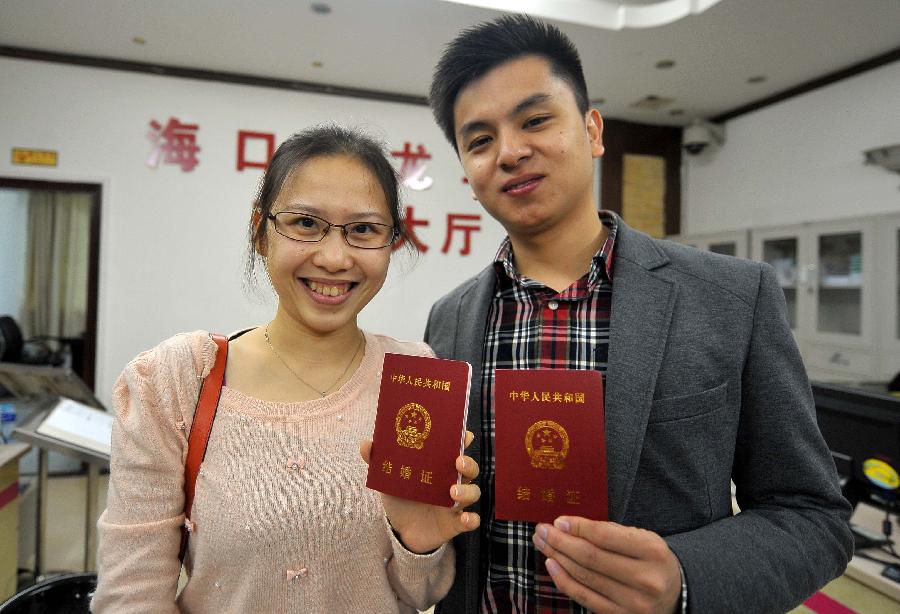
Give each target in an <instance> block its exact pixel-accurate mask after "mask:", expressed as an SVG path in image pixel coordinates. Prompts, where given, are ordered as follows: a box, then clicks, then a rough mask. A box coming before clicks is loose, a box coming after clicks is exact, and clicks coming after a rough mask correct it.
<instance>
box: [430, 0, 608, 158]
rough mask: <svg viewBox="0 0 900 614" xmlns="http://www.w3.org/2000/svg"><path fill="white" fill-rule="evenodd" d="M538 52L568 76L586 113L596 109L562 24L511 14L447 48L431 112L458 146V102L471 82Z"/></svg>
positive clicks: (438, 69)
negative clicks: (456, 124) (561, 28)
mask: <svg viewBox="0 0 900 614" xmlns="http://www.w3.org/2000/svg"><path fill="white" fill-rule="evenodd" d="M527 55H537V56H540V57H543V58H545V59H547V60H548V61H549V62H550V68H551V70H552V71H553V74H554V75H556V76H557V77H559V78H560V79H562V80H563V81H565V82H566V83H567V84H568V85H569V87H570V88H572V93H573V94H574V95H575V103H576V104H577V105H578V110H579V111H581V113H582V114H584V113H587V111H588V109H589V108H590V102H589V101H588V93H587V85H586V84H585V82H584V72H583V71H582V68H581V59H580V58H579V57H578V50H577V49H576V48H575V45H574V44H572V41H571V40H569V37H567V36H566V35H565V34H563V33H562V32H561V31H560V29H559V28H557V27H556V26H553V25H550V24H547V23H544V22H542V21H538V20H537V19H534V18H532V17H528V16H526V15H505V16H503V17H500V18H498V19H495V20H493V21H489V22H484V23H480V24H478V25H476V26H473V27H471V28H467V29H465V30H463V31H462V32H460V34H459V36H457V37H456V38H455V39H453V40H452V41H451V42H450V43H449V44H448V45H447V47H446V49H445V50H444V54H443V55H442V56H441V59H440V61H439V62H438V65H437V67H436V68H435V70H434V76H433V78H432V81H431V91H430V93H429V96H428V100H429V103H430V104H431V111H432V113H434V118H435V120H437V123H438V125H439V126H440V127H441V130H443V131H444V136H446V137H447V140H448V141H450V144H451V145H453V148H454V149H456V134H455V126H454V122H453V107H454V105H455V104H456V99H457V97H458V96H459V93H460V91H462V90H463V89H464V88H465V87H466V86H468V85H469V84H470V83H472V82H473V81H476V80H478V79H480V78H481V77H482V76H484V75H485V74H486V73H487V72H489V71H490V70H492V69H493V68H495V67H497V66H499V65H500V64H505V63H506V62H509V61H510V60H515V59H517V58H520V57H523V56H527Z"/></svg>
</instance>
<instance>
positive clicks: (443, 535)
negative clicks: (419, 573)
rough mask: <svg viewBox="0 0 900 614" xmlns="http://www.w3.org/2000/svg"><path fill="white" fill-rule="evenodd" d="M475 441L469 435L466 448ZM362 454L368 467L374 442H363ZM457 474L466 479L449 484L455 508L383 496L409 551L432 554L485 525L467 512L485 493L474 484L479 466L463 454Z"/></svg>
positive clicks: (478, 518) (392, 521)
mask: <svg viewBox="0 0 900 614" xmlns="http://www.w3.org/2000/svg"><path fill="white" fill-rule="evenodd" d="M472 439H474V436H473V434H472V433H471V432H469V431H466V443H465V445H466V446H468V445H469V444H470V443H471V442H472ZM359 451H360V454H361V455H362V458H363V460H364V461H366V464H368V463H369V460H370V456H371V451H372V441H371V440H366V441H364V442H362V444H361V445H360V448H359ZM456 471H457V472H459V474H460V475H461V476H462V483H461V484H455V483H454V484H447V489H448V490H449V493H450V498H451V499H453V501H454V502H455V503H454V505H453V506H452V507H443V506H437V505H430V504H428V503H420V502H418V501H410V500H408V499H401V498H400V497H394V496H392V495H387V494H384V493H380V494H381V501H382V504H383V505H384V513H385V515H386V516H387V519H388V521H389V522H390V523H391V526H392V527H393V528H394V531H395V532H396V533H397V536H398V538H399V539H400V541H401V542H402V543H403V545H404V547H406V549H407V550H409V551H411V552H415V553H417V554H426V553H428V552H432V551H433V550H436V549H437V548H440V547H441V545H442V544H444V543H446V542H448V541H450V540H451V539H453V538H454V537H456V536H457V535H459V534H460V533H463V532H465V531H471V530H473V529H477V528H478V526H479V525H480V524H481V519H480V517H479V516H478V514H476V513H475V512H466V511H463V510H464V508H465V507H467V506H469V505H471V504H473V503H475V502H476V501H478V499H479V498H480V497H481V489H480V488H479V487H478V485H477V484H472V483H471V482H472V481H473V480H474V479H475V478H476V477H478V471H479V468H478V463H476V462H475V460H474V459H472V458H471V457H470V456H464V455H462V454H461V455H459V456H458V457H457V458H456Z"/></svg>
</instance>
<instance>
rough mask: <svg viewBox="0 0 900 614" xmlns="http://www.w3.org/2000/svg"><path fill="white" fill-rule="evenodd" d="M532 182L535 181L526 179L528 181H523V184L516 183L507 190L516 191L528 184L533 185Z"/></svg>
mask: <svg viewBox="0 0 900 614" xmlns="http://www.w3.org/2000/svg"><path fill="white" fill-rule="evenodd" d="M531 181H533V180H532V179H526V180H525V181H523V182H522V183H514V184H513V185H511V186H508V187H507V188H506V189H507V190H515V189H516V188H521V187H522V186H523V185H526V184H528V183H531Z"/></svg>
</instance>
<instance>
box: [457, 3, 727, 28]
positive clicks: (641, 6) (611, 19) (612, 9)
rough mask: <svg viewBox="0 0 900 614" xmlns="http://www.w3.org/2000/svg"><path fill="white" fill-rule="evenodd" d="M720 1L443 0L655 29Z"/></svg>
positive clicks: (589, 23)
mask: <svg viewBox="0 0 900 614" xmlns="http://www.w3.org/2000/svg"><path fill="white" fill-rule="evenodd" d="M720 1H721V0H444V2H455V3H457V4H468V5H470V6H478V7H481V8H487V9H496V10H500V11H506V12H509V13H528V14H529V15H534V16H535V17H544V18H546V19H557V20H559V21H566V22H569V23H577V24H580V25H583V26H593V27H595V28H605V29H607V30H622V29H623V28H655V27H657V26H664V25H666V24H668V23H672V22H673V21H678V20H679V19H682V18H684V17H687V16H688V15H699V14H700V13H702V12H703V11H705V10H706V9H708V8H709V7H711V6H713V5H714V4H718V3H719V2H720Z"/></svg>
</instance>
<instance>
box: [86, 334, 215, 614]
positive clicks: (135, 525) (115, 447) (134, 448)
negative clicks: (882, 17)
mask: <svg viewBox="0 0 900 614" xmlns="http://www.w3.org/2000/svg"><path fill="white" fill-rule="evenodd" d="M214 357H215V345H214V344H213V342H212V341H211V339H210V338H209V336H208V335H207V334H205V333H202V332H198V333H191V334H186V335H177V336H176V337H173V338H172V339H169V340H168V341H165V342H163V343H162V344H160V345H159V346H157V347H156V348H154V349H153V350H150V351H149V352H144V353H142V354H140V355H139V356H138V357H137V358H135V359H134V360H133V361H132V362H131V363H130V364H129V365H128V366H127V367H126V368H125V371H124V372H123V373H122V375H121V376H120V377H119V380H118V381H117V382H116V386H115V388H114V390H113V402H114V407H115V411H116V417H115V420H114V422H113V432H112V459H111V466H110V482H109V494H108V498H107V508H106V510H105V511H104V512H103V514H102V515H101V517H100V520H99V521H98V531H99V548H98V576H99V577H98V585H97V591H96V593H95V595H94V599H93V601H92V603H91V608H92V611H93V612H94V613H95V614H104V613H105V612H115V613H116V614H127V613H130V612H135V613H137V612H158V613H175V612H178V608H177V606H176V605H175V598H176V595H175V593H176V589H177V585H178V576H179V573H180V569H181V563H180V562H179V560H178V549H179V545H180V541H181V527H182V525H183V523H184V491H183V488H184V486H183V479H184V477H183V476H184V460H185V456H186V454H187V433H188V432H189V431H190V427H191V419H192V418H193V411H194V406H195V404H196V399H197V394H198V392H199V378H202V377H204V376H205V375H206V374H207V373H208V372H209V367H210V365H211V364H212V360H213V359H214Z"/></svg>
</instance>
